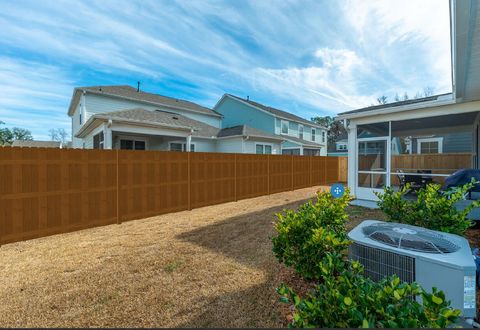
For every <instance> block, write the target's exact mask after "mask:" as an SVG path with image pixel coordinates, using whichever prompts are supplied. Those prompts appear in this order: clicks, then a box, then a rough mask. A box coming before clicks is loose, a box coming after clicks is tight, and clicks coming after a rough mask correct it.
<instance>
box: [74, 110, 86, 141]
mask: <svg viewBox="0 0 480 330" xmlns="http://www.w3.org/2000/svg"><path fill="white" fill-rule="evenodd" d="M80 105H81V102H79V103H78V105H77V108H76V109H75V112H74V113H73V116H72V117H71V119H72V147H73V148H82V147H83V140H82V139H79V138H76V137H75V134H77V132H78V130H79V129H80V127H81V125H80ZM82 123H83V124H84V123H85V119H84V118H82Z"/></svg>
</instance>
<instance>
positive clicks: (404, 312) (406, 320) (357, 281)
mask: <svg viewBox="0 0 480 330" xmlns="http://www.w3.org/2000/svg"><path fill="white" fill-rule="evenodd" d="M335 259H336V258H335V257H332V258H331V261H333V262H334V263H335V261H334V260H335ZM337 262H338V260H337ZM325 266H326V267H325V268H324V270H323V271H322V275H323V278H322V282H321V284H319V285H317V287H316V289H315V290H314V291H313V292H312V293H310V294H308V296H307V297H306V298H301V297H299V296H298V295H296V294H295V293H294V292H293V290H292V289H289V288H287V287H286V286H285V285H282V286H281V287H280V288H279V289H277V291H278V293H279V294H280V295H281V301H283V302H285V303H290V302H292V303H293V305H294V306H295V312H294V315H293V321H292V323H291V324H290V327H296V328H306V327H315V328H323V327H329V328H347V327H348V328H354V327H363V328H370V327H372V328H373V327H377V328H420V327H430V328H439V327H446V326H447V325H448V324H450V323H452V322H454V321H455V320H456V318H457V317H458V315H459V314H460V311H459V310H453V309H451V308H449V307H448V306H449V304H450V303H449V302H448V301H446V299H445V295H444V293H443V292H441V291H437V290H436V289H435V288H434V289H433V290H432V293H427V292H425V291H424V290H423V289H422V288H421V287H420V286H419V285H418V284H416V283H412V284H410V285H409V284H406V283H401V281H400V279H399V278H398V277H396V276H392V277H390V278H385V279H383V280H382V281H380V282H374V281H372V280H370V279H368V278H366V277H364V276H363V269H362V266H361V265H360V264H359V263H357V262H343V270H342V272H341V273H340V274H339V275H338V276H332V274H331V272H330V270H329V267H328V265H325ZM337 267H338V265H337ZM414 296H421V298H422V303H419V302H417V301H415V300H414V299H412V297H414Z"/></svg>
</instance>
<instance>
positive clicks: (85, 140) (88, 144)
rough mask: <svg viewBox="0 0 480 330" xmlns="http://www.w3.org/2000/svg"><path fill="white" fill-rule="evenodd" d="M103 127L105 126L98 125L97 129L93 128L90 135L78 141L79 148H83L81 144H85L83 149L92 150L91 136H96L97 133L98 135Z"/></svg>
mask: <svg viewBox="0 0 480 330" xmlns="http://www.w3.org/2000/svg"><path fill="white" fill-rule="evenodd" d="M104 126H105V125H100V126H98V127H97V128H95V129H94V130H92V131H91V132H90V134H88V135H87V136H86V137H85V138H83V139H79V140H81V143H80V145H81V146H80V148H82V147H83V143H85V149H93V136H94V135H97V134H98V133H100V132H101V131H103V129H104Z"/></svg>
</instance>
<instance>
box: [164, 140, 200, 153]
mask: <svg viewBox="0 0 480 330" xmlns="http://www.w3.org/2000/svg"><path fill="white" fill-rule="evenodd" d="M172 143H178V144H181V145H182V149H183V146H185V151H183V150H182V152H187V142H185V141H170V142H168V151H172ZM190 144H193V151H191V150H190V152H197V144H196V143H195V142H190Z"/></svg>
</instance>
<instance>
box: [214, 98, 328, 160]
mask: <svg viewBox="0 0 480 330" xmlns="http://www.w3.org/2000/svg"><path fill="white" fill-rule="evenodd" d="M213 109H214V110H215V111H216V112H218V113H220V114H222V115H223V127H229V126H235V125H248V126H249V127H253V128H255V129H258V130H261V131H263V132H267V133H269V134H272V135H275V136H277V137H278V138H280V139H283V140H284V141H283V142H282V144H281V153H282V154H289V155H292V154H293V155H307V156H326V155H327V129H326V128H325V127H322V126H320V125H317V124H315V123H313V122H312V121H309V120H306V119H303V118H301V117H298V116H296V115H294V114H291V113H289V112H286V111H283V110H279V109H276V108H272V107H269V106H266V105H263V104H260V103H258V102H254V101H252V100H250V99H248V98H247V99H244V98H241V97H238V96H235V95H231V94H225V95H223V96H222V98H221V99H220V100H219V101H218V102H217V104H216V105H215V106H214V107H213Z"/></svg>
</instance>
